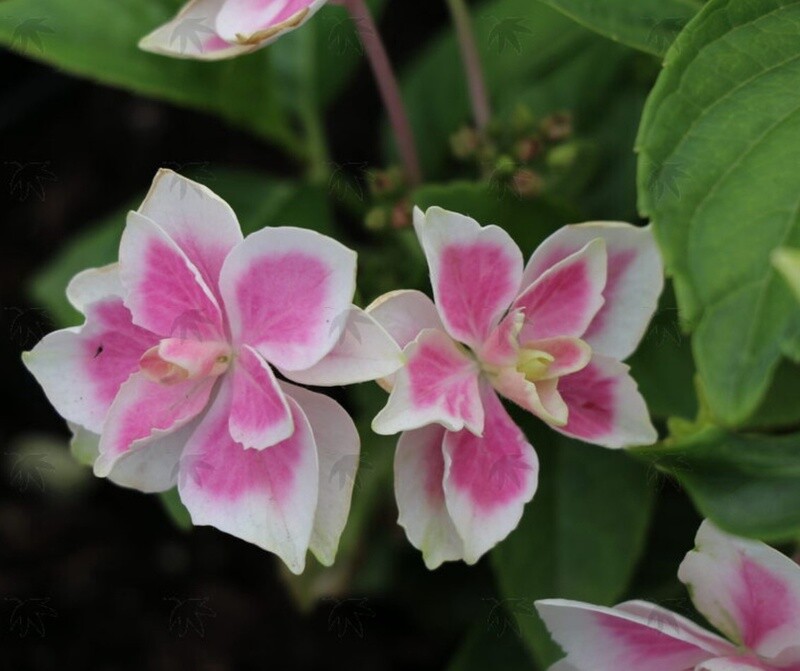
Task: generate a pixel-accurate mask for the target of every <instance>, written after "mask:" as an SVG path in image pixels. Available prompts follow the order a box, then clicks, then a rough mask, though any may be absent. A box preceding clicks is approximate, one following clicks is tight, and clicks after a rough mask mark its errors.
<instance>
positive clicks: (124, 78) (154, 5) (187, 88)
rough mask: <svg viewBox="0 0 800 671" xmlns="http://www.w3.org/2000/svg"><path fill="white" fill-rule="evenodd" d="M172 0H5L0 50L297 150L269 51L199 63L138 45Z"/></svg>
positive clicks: (171, 9)
mask: <svg viewBox="0 0 800 671" xmlns="http://www.w3.org/2000/svg"><path fill="white" fill-rule="evenodd" d="M180 4H181V3H180V2H177V1H176V0H80V2H63V1H62V0H6V1H5V2H3V3H2V12H0V44H2V45H5V46H6V47H9V48H10V49H13V50H15V51H17V52H18V53H20V54H23V55H25V56H27V57H29V58H33V59H35V60H39V61H43V62H45V63H49V64H51V65H53V66H55V67H58V68H60V69H63V70H66V71H67V72H70V73H73V74H76V75H80V76H82V77H87V78H89V79H93V80H96V81H99V82H102V83H104V84H108V85H111V86H118V87H121V88H124V89H127V90H130V91H134V92H136V93H139V94H143V95H147V96H152V97H154V98H160V99H162V100H166V101H169V102H172V103H175V104H178V105H183V106H186V107H191V108H194V109H198V110H201V111H204V112H210V113H214V114H218V115H220V116H221V117H223V118H224V119H226V120H227V121H229V122H230V123H232V124H235V125H237V126H240V127H242V128H245V129H247V130H250V131H253V132H255V133H257V134H259V135H261V136H262V137H264V138H266V139H268V140H270V141H273V142H275V143H277V144H279V145H281V146H283V147H284V148H286V149H292V150H295V151H297V150H298V147H297V141H296V138H295V137H294V135H293V133H292V132H291V131H290V128H289V125H288V123H287V120H286V118H285V115H284V114H283V113H282V111H281V108H280V106H279V105H278V98H277V93H276V91H277V87H276V85H275V81H274V78H273V73H272V70H271V68H270V64H269V55H268V53H269V52H268V50H262V51H259V52H257V53H255V54H252V55H248V56H242V57H239V58H236V59H232V60H227V61H221V62H214V63H202V62H199V61H191V60H180V59H175V58H168V57H165V56H158V55H155V54H150V53H145V52H144V51H141V50H140V49H139V48H138V47H137V44H138V42H139V40H140V39H141V38H142V37H144V36H145V35H146V34H147V33H149V32H150V31H151V30H153V29H154V28H156V27H157V26H159V25H161V24H162V23H165V22H166V21H168V20H169V19H171V18H172V16H173V15H174V14H175V12H176V11H177V10H178V8H179V7H180Z"/></svg>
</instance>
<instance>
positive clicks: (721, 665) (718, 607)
mask: <svg viewBox="0 0 800 671" xmlns="http://www.w3.org/2000/svg"><path fill="white" fill-rule="evenodd" d="M678 577H679V578H680V580H681V582H683V583H684V584H685V585H686V586H687V587H688V589H689V595H690V596H691V598H692V601H693V602H694V605H695V607H696V608H697V610H698V611H700V613H702V614H703V615H705V617H706V619H707V620H708V621H709V622H710V623H711V624H712V625H713V626H714V627H716V629H717V630H719V631H720V632H721V633H722V634H723V635H724V636H725V637H726V638H727V640H725V639H723V638H721V637H720V636H718V635H717V634H712V633H711V632H709V631H706V630H705V629H703V628H701V627H699V626H698V625H696V624H694V623H693V622H691V621H690V620H687V619H686V618H684V617H681V616H680V615H676V614H675V613H672V612H670V611H668V610H665V609H664V608H661V607H659V606H656V605H653V604H650V603H646V602H643V601H630V602H627V603H623V604H620V605H619V606H616V607H615V608H601V607H599V606H592V605H589V604H584V603H579V602H575V601H563V600H558V599H557V600H545V601H539V602H537V604H536V607H537V609H538V611H539V614H540V615H541V616H542V619H543V620H544V621H545V624H546V625H547V628H548V629H549V630H550V633H551V634H552V636H553V638H554V639H555V641H556V642H557V643H558V644H559V645H560V646H561V647H562V648H563V649H564V650H565V652H566V653H567V657H566V658H565V659H564V660H562V661H561V662H558V663H557V664H556V665H555V666H552V667H550V668H551V671H619V669H647V671H692V670H694V671H770V670H772V671H778V670H780V671H800V567H798V565H797V564H796V563H795V562H794V561H792V560H791V559H789V558H788V557H785V556H784V555H782V554H781V553H780V552H778V551H777V550H773V549H772V548H770V547H769V546H767V545H765V544H764V543H758V542H755V541H748V540H742V539H740V538H735V537H732V536H729V535H727V534H725V533H723V532H721V531H720V530H719V529H717V528H716V527H715V526H714V525H713V524H711V523H710V522H704V523H703V525H702V526H701V527H700V531H699V532H698V534H697V542H696V548H695V549H694V550H692V551H691V552H689V554H688V555H687V556H686V559H685V560H684V561H683V564H681V567H680V570H679V571H678Z"/></svg>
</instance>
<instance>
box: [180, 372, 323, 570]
mask: <svg viewBox="0 0 800 671" xmlns="http://www.w3.org/2000/svg"><path fill="white" fill-rule="evenodd" d="M231 397H232V393H231V387H230V384H229V381H228V380H224V381H223V383H222V385H221V387H220V391H219V394H218V396H217V398H216V399H215V400H214V403H213V405H212V406H211V409H210V410H209V411H208V413H207V414H206V416H205V418H204V419H203V421H202V422H201V424H200V426H199V428H198V429H197V431H195V433H194V435H193V436H192V438H191V440H190V441H189V444H188V445H187V446H186V450H185V452H184V460H185V462H184V461H183V460H182V462H181V476H182V475H183V473H182V470H183V468H184V463H186V464H197V465H199V464H202V465H203V467H202V468H196V469H195V473H194V477H180V478H179V482H178V489H179V491H180V496H181V500H182V501H183V504H184V505H185V506H186V508H187V509H188V510H189V513H190V514H191V516H192V522H193V523H194V524H196V525H210V526H213V527H216V528H217V529H219V530H221V531H224V532H226V533H229V534H231V535H233V536H236V537H237V538H241V539H243V540H245V541H247V542H249V543H254V544H255V545H258V546H259V547H261V548H263V549H265V550H268V551H270V552H274V553H275V554H277V555H278V556H279V557H280V558H281V559H282V560H283V561H284V562H286V565H287V566H288V567H289V570H290V571H292V572H293V573H296V574H299V573H302V571H303V568H304V567H305V561H306V552H307V551H308V546H309V543H310V540H311V532H312V529H313V526H314V517H315V512H316V509H317V498H318V490H319V466H318V462H317V448H316V446H315V443H314V435H313V433H312V430H311V426H310V425H309V422H308V420H307V419H306V416H305V414H304V413H303V411H302V410H301V409H300V407H299V406H298V404H297V402H296V401H295V400H293V399H292V398H289V399H288V402H289V407H290V409H291V412H292V420H293V422H294V426H295V431H294V433H293V434H292V436H291V437H290V438H288V439H287V440H285V441H283V442H281V443H278V444H277V445H273V446H272V447H270V448H269V449H267V450H245V449H243V448H242V446H241V445H239V444H238V443H236V442H235V441H234V440H233V439H232V438H231V436H230V433H229V431H228V416H229V414H230V407H231Z"/></svg>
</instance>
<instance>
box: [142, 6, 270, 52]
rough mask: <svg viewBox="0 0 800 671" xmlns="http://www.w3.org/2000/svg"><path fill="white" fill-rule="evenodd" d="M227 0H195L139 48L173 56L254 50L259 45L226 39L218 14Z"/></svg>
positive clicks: (155, 31)
mask: <svg viewBox="0 0 800 671" xmlns="http://www.w3.org/2000/svg"><path fill="white" fill-rule="evenodd" d="M224 2H225V0H191V2H189V3H188V4H187V5H186V6H185V7H184V8H183V9H182V10H181V11H180V13H179V14H178V15H177V16H176V17H175V18H174V19H172V21H169V22H168V23H166V24H164V25H163V26H159V27H158V28H156V29H155V30H154V31H153V32H152V33H150V34H149V35H147V36H146V37H144V38H143V39H142V40H141V41H140V42H139V48H140V49H144V50H145V51H151V52H153V53H156V54H162V55H164V56H172V57H173V58H194V59H200V60H209V61H214V60H220V59H223V58H231V57H233V56H238V55H240V54H246V53H250V52H251V51H254V50H255V49H257V48H258V45H241V44H235V43H234V44H231V43H229V42H226V41H225V40H224V39H222V38H221V37H220V36H219V35H218V34H217V29H216V18H217V15H218V14H219V10H220V9H221V8H222V5H223V4H224Z"/></svg>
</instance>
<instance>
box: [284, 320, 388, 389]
mask: <svg viewBox="0 0 800 671" xmlns="http://www.w3.org/2000/svg"><path fill="white" fill-rule="evenodd" d="M402 365H403V353H402V351H401V350H400V347H399V346H398V345H397V343H396V342H395V341H394V340H393V339H392V337H391V336H390V335H389V334H388V333H387V332H386V331H385V330H384V328H383V327H382V326H381V325H380V324H379V323H378V322H377V321H376V320H375V319H374V318H373V317H372V316H371V315H369V314H368V313H366V312H364V311H363V310H362V309H361V308H357V307H355V306H353V307H351V308H350V310H349V311H348V312H347V313H346V322H345V325H344V330H343V331H342V335H341V337H340V338H339V341H338V342H337V343H336V345H334V347H333V349H332V350H331V351H330V352H329V353H328V354H326V355H325V356H324V357H323V359H322V361H320V362H319V363H317V364H314V365H313V366H312V367H311V368H308V369H306V370H298V371H282V372H283V373H284V374H285V375H286V377H288V378H289V379H290V380H293V381H294V382H299V383H300V384H308V385H315V386H319V387H332V386H336V385H346V384H356V383H358V382H369V381H371V380H378V379H380V378H384V377H387V376H389V375H391V374H392V373H394V372H395V371H396V370H397V369H398V368H400V366H402Z"/></svg>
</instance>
